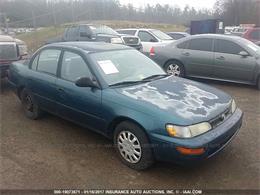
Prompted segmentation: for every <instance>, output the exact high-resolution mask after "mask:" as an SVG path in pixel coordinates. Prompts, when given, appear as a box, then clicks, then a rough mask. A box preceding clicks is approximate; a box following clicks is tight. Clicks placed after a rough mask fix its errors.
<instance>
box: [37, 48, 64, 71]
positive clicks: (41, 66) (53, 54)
mask: <svg viewBox="0 0 260 195" xmlns="http://www.w3.org/2000/svg"><path fill="white" fill-rule="evenodd" d="M60 53H61V51H60V50H57V49H46V50H43V51H42V52H41V54H40V57H39V60H38V66H37V70H38V71H40V72H45V73H48V74H52V75H56V72H57V67H58V62H59V58H60Z"/></svg>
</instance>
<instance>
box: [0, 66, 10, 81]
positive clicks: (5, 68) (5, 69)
mask: <svg viewBox="0 0 260 195" xmlns="http://www.w3.org/2000/svg"><path fill="white" fill-rule="evenodd" d="M9 66H10V65H9V64H4V65H2V64H0V75H1V78H3V77H6V76H7V74H8V69H9Z"/></svg>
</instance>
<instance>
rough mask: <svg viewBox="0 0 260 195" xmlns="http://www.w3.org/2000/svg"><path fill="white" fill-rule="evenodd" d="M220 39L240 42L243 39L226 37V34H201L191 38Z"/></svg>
mask: <svg viewBox="0 0 260 195" xmlns="http://www.w3.org/2000/svg"><path fill="white" fill-rule="evenodd" d="M195 37H197V38H220V39H232V40H239V39H242V38H241V37H239V36H232V35H224V34H199V35H192V36H189V38H191V39H192V38H195Z"/></svg>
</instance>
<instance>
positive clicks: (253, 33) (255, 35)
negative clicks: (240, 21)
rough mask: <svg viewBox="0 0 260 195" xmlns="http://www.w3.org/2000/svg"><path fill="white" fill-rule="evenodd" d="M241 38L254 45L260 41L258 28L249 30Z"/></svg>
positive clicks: (259, 29)
mask: <svg viewBox="0 0 260 195" xmlns="http://www.w3.org/2000/svg"><path fill="white" fill-rule="evenodd" d="M242 37H243V38H245V39H248V40H250V41H252V42H254V43H256V42H258V41H260V28H259V27H258V28H249V29H248V30H247V31H246V32H245V33H244V34H243V35H242Z"/></svg>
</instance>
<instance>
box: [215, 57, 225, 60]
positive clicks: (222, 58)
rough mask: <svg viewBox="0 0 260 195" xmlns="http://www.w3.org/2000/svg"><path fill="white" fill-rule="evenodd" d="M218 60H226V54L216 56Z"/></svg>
mask: <svg viewBox="0 0 260 195" xmlns="http://www.w3.org/2000/svg"><path fill="white" fill-rule="evenodd" d="M216 59H217V60H225V57H224V56H219V57H217V58H216Z"/></svg>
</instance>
